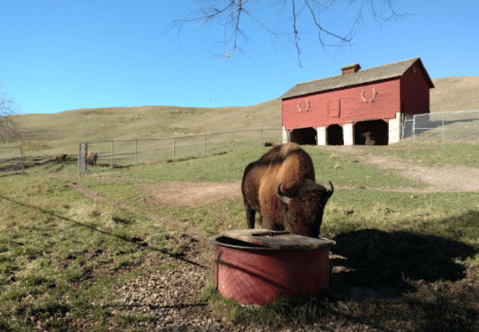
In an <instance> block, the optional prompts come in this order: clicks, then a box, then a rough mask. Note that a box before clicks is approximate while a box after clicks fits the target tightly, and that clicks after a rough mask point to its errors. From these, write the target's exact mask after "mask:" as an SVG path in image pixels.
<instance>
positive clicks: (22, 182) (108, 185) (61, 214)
mask: <svg viewBox="0 0 479 332" xmlns="http://www.w3.org/2000/svg"><path fill="white" fill-rule="evenodd" d="M405 146H406V147H408V146H410V147H412V148H413V149H411V151H410V152H407V151H403V150H401V148H398V149H395V150H394V149H391V148H390V147H384V148H382V149H370V151H368V153H374V154H382V153H385V154H396V155H398V156H401V157H405V158H408V159H410V160H415V158H416V156H422V157H423V162H428V163H429V162H430V163H434V162H437V161H436V159H434V158H438V159H437V160H439V161H440V162H441V163H442V162H446V161H447V160H458V161H460V162H461V161H466V160H468V159H467V158H468V157H467V156H468V155H469V154H470V153H472V151H473V149H474V147H475V146H474V145H471V146H470V147H469V146H465V147H463V146H461V148H457V146H455V145H446V144H444V145H443V146H441V147H439V146H429V145H423V146H417V145H413V144H411V145H405ZM433 147H434V148H435V150H427V149H429V148H433ZM366 148H369V147H366ZM374 148H377V147H374ZM419 148H422V149H426V151H421V150H419ZM415 149H417V150H415ZM306 150H307V151H308V152H309V153H310V154H311V155H312V158H313V161H314V164H315V167H316V176H317V181H318V182H322V183H326V182H327V181H329V180H330V181H332V182H333V183H334V184H335V186H336V190H335V193H334V195H333V196H332V198H331V199H330V201H329V202H328V205H327V206H326V209H325V216H324V223H323V225H322V227H321V236H323V237H330V238H333V239H335V240H337V242H338V246H337V248H336V249H333V252H334V250H337V252H336V253H337V254H339V255H342V256H344V257H346V258H347V259H348V260H349V262H350V263H351V264H353V265H354V268H355V270H356V271H358V272H357V273H359V272H361V271H365V272H364V273H371V276H370V277H369V278H370V279H371V278H372V279H371V280H376V279H374V278H378V277H377V276H378V275H381V273H382V272H381V271H383V270H384V271H386V272H387V269H388V268H387V267H386V266H385V265H384V266H383V265H381V264H383V263H381V264H379V265H378V266H379V267H381V269H382V270H381V271H379V272H378V271H377V270H373V268H374V266H375V264H378V262H376V263H375V264H370V265H371V267H369V268H368V267H367V266H365V265H364V264H366V263H367V262H368V260H371V259H373V258H374V257H376V256H377V257H385V258H386V259H385V260H387V261H389V262H390V264H392V265H391V266H390V269H391V270H390V272H388V273H389V275H387V274H386V276H388V277H391V276H394V278H396V277H397V273H396V272H397V271H398V269H400V268H402V267H405V273H404V277H403V279H401V278H399V279H394V280H395V281H394V282H395V283H397V284H400V285H401V287H405V288H407V289H410V292H409V293H405V295H403V297H401V298H399V299H393V300H380V299H376V300H353V299H349V298H344V299H341V298H339V299H338V298H335V297H334V296H332V297H331V296H330V297H325V298H307V299H303V300H302V302H299V301H296V300H284V299H280V300H278V301H277V302H276V303H274V304H272V305H270V306H265V307H263V308H261V309H251V308H248V307H242V306H240V305H238V304H237V303H236V302H234V301H228V300H225V299H223V298H222V297H221V296H219V295H218V294H217V293H216V292H215V291H214V287H212V285H211V284H210V285H209V286H207V287H206V288H205V290H204V291H203V295H202V299H203V300H204V299H208V302H209V308H210V309H211V310H212V311H213V312H215V313H216V315H218V316H221V317H225V319H228V320H231V321H233V322H235V323H237V324H258V325H268V324H270V325H272V326H274V325H276V326H297V325H304V324H310V323H311V324H314V323H316V322H320V321H322V320H331V319H332V317H336V318H335V319H336V320H339V319H344V320H347V321H355V320H360V321H363V322H368V323H371V324H373V325H375V326H378V327H380V328H383V329H391V330H397V329H399V328H401V329H405V330H408V329H412V328H416V329H417V330H423V331H426V330H427V326H428V324H429V325H430V324H432V323H434V324H436V325H437V324H439V325H440V324H449V325H450V326H455V327H457V328H463V330H467V329H469V328H470V326H472V325H471V324H473V322H474V321H475V318H476V317H477V309H475V308H476V307H477V300H475V298H476V299H477V296H479V287H478V285H477V278H478V277H479V255H478V254H477V253H476V254H473V255H465V254H464V255H461V254H460V252H459V251H461V250H463V247H461V246H466V247H464V248H476V249H479V227H478V222H477V220H479V206H478V202H479V195H478V194H476V193H428V194H414V193H410V192H407V191H405V192H398V191H388V190H384V189H385V188H386V189H387V188H391V189H397V188H421V187H422V184H421V183H417V182H414V181H409V180H405V179H401V178H398V177H396V176H395V175H393V174H389V173H388V172H385V171H381V170H378V169H376V168H374V167H373V166H370V165H364V164H362V163H360V162H359V161H358V159H357V156H356V155H355V154H350V153H341V152H331V151H326V150H324V149H321V148H316V147H306ZM368 150H369V149H368ZM266 151H267V149H266V148H261V147H258V146H256V147H251V148H247V149H239V150H236V151H234V152H230V153H227V154H222V155H215V156H210V157H207V158H197V159H187V160H183V161H179V162H175V163H166V162H163V163H158V164H151V165H138V166H128V167H123V168H114V169H113V170H111V169H109V168H100V167H98V169H95V174H93V172H90V171H89V172H87V173H86V174H85V176H83V177H81V178H78V177H77V173H76V165H75V162H74V161H69V162H67V163H66V164H65V165H64V166H63V167H61V168H59V166H58V165H57V164H54V163H49V162H46V163H41V162H37V165H35V164H32V166H31V168H29V170H28V172H27V173H26V174H11V175H9V176H0V195H1V196H0V201H1V203H0V313H1V314H0V329H3V330H11V331H29V330H30V331H33V330H35V326H36V325H35V324H37V323H40V325H41V326H43V327H44V328H46V329H50V330H55V331H68V330H75V328H74V326H76V325H75V324H77V323H79V322H87V323H88V324H91V326H92V328H93V329H99V330H101V329H107V328H108V323H107V319H110V318H111V316H112V310H114V308H115V305H116V304H115V303H118V302H117V301H118V298H117V295H116V294H115V293H112V292H110V291H109V290H110V289H112V288H114V287H117V286H119V285H121V284H122V282H124V281H125V280H126V279H129V278H137V277H141V276H147V275H148V273H151V272H153V271H156V270H161V269H169V268H172V267H174V266H175V264H177V263H174V261H167V260H164V259H160V257H180V256H181V255H182V252H183V250H185V249H184V248H185V244H184V243H183V242H182V240H181V232H179V231H178V230H175V229H171V228H169V227H168V226H166V225H165V224H163V223H162V222H161V221H160V220H161V218H168V219H172V220H176V221H177V222H180V223H187V224H188V225H189V226H191V227H193V229H196V230H198V232H202V233H203V234H206V235H213V234H217V233H218V232H221V231H224V230H229V229H242V228H245V227H246V225H245V220H244V218H245V217H244V208H243V203H242V201H241V199H234V200H229V201H221V202H216V203H209V204H205V205H200V206H197V207H180V206H166V205H158V204H156V205H151V204H147V203H146V202H145V200H144V198H145V193H144V191H143V187H142V186H143V185H145V184H154V183H155V182H158V181H219V182H227V181H237V180H241V178H242V176H243V172H244V168H245V166H246V165H247V164H248V163H249V162H251V161H253V160H256V159H257V158H258V157H259V156H261V155H262V154H263V153H264V152H266ZM429 151H432V152H431V153H432V154H431V156H430V157H429V155H428V154H427V153H428V152H429ZM402 153H404V154H405V155H403V154H402ZM421 153H424V154H423V155H421ZM451 158H452V159H451ZM72 183H77V185H76V186H81V187H82V188H85V189H86V190H88V191H89V192H90V194H91V195H92V196H91V197H96V198H98V199H96V200H95V199H92V198H90V196H85V195H84V194H82V193H81V192H80V191H78V190H76V189H74V188H72V187H71V185H72ZM358 186H364V187H366V188H367V189H348V188H350V187H351V188H357V187H358ZM374 188H381V189H383V190H368V189H374ZM122 204H123V205H122ZM125 206H128V207H129V208H128V209H127V208H125ZM151 214H154V215H155V216H157V218H151V217H150V215H151ZM158 218H159V219H158ZM344 239H347V240H344ZM417 241H419V242H421V241H422V242H421V243H423V244H422V245H423V246H425V247H424V248H425V249H424V250H422V251H421V250H420V249H417V248H416V247H415V246H416V245H415V243H416V242H417ZM145 243H146V244H148V245H147V246H145V245H143V244H145ZM345 243H348V245H347V246H345V245H344V244H345ZM365 243H366V244H368V246H366V247H364V248H363V247H361V245H363V244H365ZM442 243H444V245H442ZM388 244H389V245H390V246H389V247H388ZM348 248H349V249H348ZM351 248H352V249H351ZM441 248H444V249H441ZM461 248H462V249H461ZM348 250H349V251H348ZM351 250H352V251H351ZM442 250H445V251H444V252H443V251H442ZM447 250H449V251H451V252H449V251H447ZM468 250H469V249H468ZM456 251H457V252H456ZM372 253H375V255H376V256H374V257H373V256H368V255H372ZM426 254H427V255H426ZM453 254H454V255H453ZM355 255H360V256H361V255H362V256H361V259H359V258H358V259H356V258H355V257H356V256H355ZM411 255H412V256H411ZM441 255H442V256H441ZM444 255H446V256H444ZM447 255H449V256H447ZM398 257H399V258H400V259H399V261H395V259H397V258H398ZM428 257H429V258H428ZM444 257H447V261H446V262H444V264H445V265H444V266H446V267H447V268H449V269H451V271H456V270H454V269H459V270H461V269H463V270H464V271H465V272H464V273H465V274H464V276H462V277H457V278H456V279H457V280H456V279H454V278H449V279H448V278H447V277H446V276H445V274H442V272H441V271H439V272H438V271H435V268H434V266H435V264H436V263H434V262H436V260H437V261H438V262H440V261H441V260H443V259H445V258H444ZM414 259H417V260H418V262H419V263H418V264H422V265H424V266H425V268H427V270H428V271H429V270H430V271H429V272H428V271H423V269H418V271H419V272H421V273H423V274H424V275H425V276H426V277H424V278H426V279H427V280H425V281H424V280H423V281H421V280H420V276H419V272H417V273H415V272H412V271H415V269H414V268H412V267H411V265H410V264H416V263H415V262H414ZM428 259H429V260H428ZM430 259H432V261H430ZM148 262H149V263H148ZM334 264H338V262H337V261H335V263H334ZM341 264H342V263H341ZM355 264H356V265H355ZM404 264H406V265H404ZM459 270H458V271H459ZM391 271H392V272H391ZM431 271H432V272H431ZM386 272H384V273H386ZM394 273H396V274H394ZM434 273H436V274H438V275H439V276H440V277H441V278H443V279H440V278H439V279H438V278H436V274H434ZM454 273H456V272H454ZM457 273H459V272H457ZM457 273H456V274H454V276H457V275H459V274H457ZM346 275H347V274H346ZM344 278H345V277H344V275H342V274H339V275H336V279H337V280H338V281H339V282H343V283H345V285H346V286H347V285H350V284H351V283H352V284H354V280H353V281H347V280H346V279H344ZM428 278H429V279H430V280H429V279H428ZM474 278H475V279H474ZM345 280H346V281H345ZM358 280H360V277H358ZM378 280H379V279H378ZM474 280H476V282H474ZM475 294H476V295H475ZM474 296H476V297H474ZM202 299H199V300H198V301H202ZM431 310H432V311H431ZM59 313H61V314H62V315H63V316H62V317H68V319H65V320H56V319H55V317H57V316H55V315H59ZM115 319H116V321H117V322H118V323H119V324H120V325H121V326H122V328H123V329H124V330H126V331H128V330H131V331H133V330H136V329H137V328H138V326H139V323H140V322H147V321H149V320H150V319H151V317H149V316H148V315H146V316H144V315H139V314H134V313H129V314H127V313H124V314H122V315H119V316H115ZM372 322H374V323H372ZM408 324H412V325H411V326H409V325H408ZM439 325H438V326H439Z"/></svg>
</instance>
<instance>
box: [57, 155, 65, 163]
mask: <svg viewBox="0 0 479 332" xmlns="http://www.w3.org/2000/svg"><path fill="white" fill-rule="evenodd" d="M66 158H67V155H66V154H63V155H61V156H57V157H55V161H59V162H62V161H65V159H66Z"/></svg>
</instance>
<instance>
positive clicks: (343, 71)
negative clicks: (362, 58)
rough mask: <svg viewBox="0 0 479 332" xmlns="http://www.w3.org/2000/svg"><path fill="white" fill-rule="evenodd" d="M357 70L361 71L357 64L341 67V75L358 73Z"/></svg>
mask: <svg viewBox="0 0 479 332" xmlns="http://www.w3.org/2000/svg"><path fill="white" fill-rule="evenodd" d="M359 69H361V66H360V65H359V63H354V64H352V65H347V66H343V67H341V75H349V74H354V73H355V72H357V71H359Z"/></svg>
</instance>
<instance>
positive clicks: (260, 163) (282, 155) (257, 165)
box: [241, 143, 334, 237]
mask: <svg viewBox="0 0 479 332" xmlns="http://www.w3.org/2000/svg"><path fill="white" fill-rule="evenodd" d="M329 185H330V186H331V189H330V190H328V189H326V188H325V187H324V186H322V185H320V184H318V183H316V181H315V175H314V166H313V161H312V160H311V157H310V155H309V154H308V153H307V152H306V151H304V150H303V149H302V148H301V147H300V146H299V145H298V144H296V143H286V144H282V145H278V146H275V147H273V148H272V149H271V150H269V151H268V152H267V153H266V154H264V155H263V156H262V157H261V158H260V159H258V160H257V161H254V162H252V163H250V164H249V165H248V166H246V169H245V172H244V176H243V182H242V183H241V191H242V193H243V201H244V207H245V210H246V222H247V224H248V228H254V222H255V213H256V212H258V213H259V221H258V224H259V227H260V228H266V229H271V230H286V231H288V232H290V233H292V234H298V235H303V236H309V237H318V236H319V232H320V227H321V223H322V221H323V211H324V207H325V205H326V202H327V201H328V199H329V198H330V197H331V195H332V194H333V192H334V188H333V184H332V183H331V182H329Z"/></svg>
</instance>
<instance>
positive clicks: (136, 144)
mask: <svg viewBox="0 0 479 332" xmlns="http://www.w3.org/2000/svg"><path fill="white" fill-rule="evenodd" d="M135 158H136V164H137V165H138V140H137V139H136V140H135Z"/></svg>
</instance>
